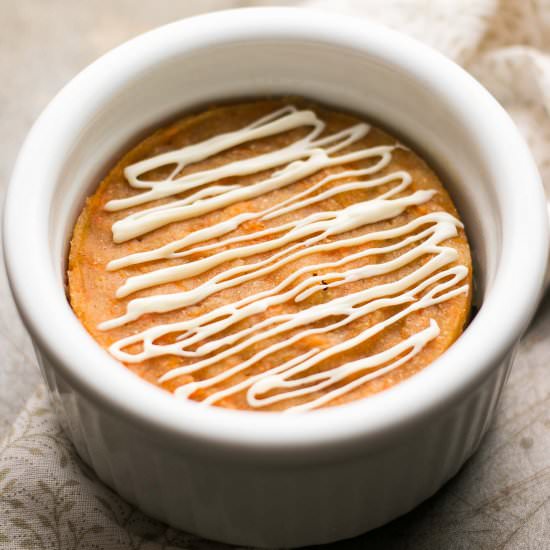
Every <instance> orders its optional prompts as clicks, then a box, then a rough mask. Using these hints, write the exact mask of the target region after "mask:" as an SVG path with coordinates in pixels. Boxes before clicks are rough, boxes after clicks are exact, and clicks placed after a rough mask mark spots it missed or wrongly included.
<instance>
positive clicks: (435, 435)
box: [37, 349, 513, 547]
mask: <svg viewBox="0 0 550 550" xmlns="http://www.w3.org/2000/svg"><path fill="white" fill-rule="evenodd" d="M37 355H38V358H39V362H40V365H41V368H42V371H43V374H44V376H45V378H46V380H47V383H48V387H49V389H50V392H51V398H52V400H53V403H54V405H55V407H56V410H57V412H58V416H59V419H60V422H61V424H62V426H63V428H64V429H65V431H66V432H67V434H68V435H69V437H70V438H71V440H72V441H73V443H74V445H75V447H76V449H77V451H78V453H79V454H80V456H81V457H82V458H83V459H84V461H85V462H87V463H88V464H89V465H90V466H91V467H92V468H93V469H94V470H95V471H96V473H97V475H98V476H99V477H100V478H101V480H103V481H104V482H105V483H106V484H107V485H108V486H110V487H111V488H113V489H114V490H115V491H117V492H118V493H119V494H120V495H121V496H123V497H124V498H125V499H127V500H128V501H129V502H131V503H132V504H134V505H136V506H137V507H138V508H140V509H141V510H143V511H144V512H146V513H147V514H149V515H151V516H153V517H155V518H158V519H160V520H162V521H164V522H166V523H168V524H170V525H172V526H174V527H177V528H180V529H182V530H185V531H188V532H191V533H195V534H198V535H202V536H204V537H206V538H210V539H215V540H219V541H223V542H227V543H233V544H239V545H252V546H260V547H297V546H305V545H309V544H321V543H328V542H333V541H336V540H340V539H344V538H349V537H352V536H355V535H358V534H360V533H364V532H366V531H368V530H370V529H373V528H375V527H378V526H380V525H382V524H384V523H387V522H388V521H390V520H392V519H394V518H396V517H398V516H400V515H402V514H404V513H406V512H407V511H409V510H411V509H412V508H414V507H415V506H417V505H418V504H419V503H420V502H422V501H423V500H425V499H426V498H428V497H429V496H431V495H432V494H434V493H435V492H436V491H437V490H438V489H439V488H440V487H441V486H442V485H443V484H444V483H445V482H446V481H447V480H448V479H450V478H451V477H452V476H453V475H455V474H456V473H457V472H458V470H459V469H460V467H461V466H462V465H463V464H464V462H465V461H466V459H467V458H468V457H469V456H471V454H472V453H473V452H474V451H475V450H476V448H477V447H478V445H479V443H480V441H481V439H482V437H483V434H484V433H485V431H486V430H487V427H488V425H489V423H490V421H491V418H492V416H493V413H494V411H495V407H496V404H497V402H498V399H499V397H500V394H501V390H502V386H503V384H504V382H505V380H506V377H507V375H508V372H509V370H510V365H511V358H512V356H513V354H512V353H509V355H508V356H507V357H506V358H505V359H504V360H503V361H502V362H501V363H500V364H499V365H496V366H495V367H494V368H493V370H492V371H491V373H490V374H489V376H488V377H487V378H486V379H485V380H484V381H483V382H482V383H481V384H479V385H478V386H477V388H476V390H475V391H473V392H471V393H470V394H468V395H466V396H465V397H464V398H463V399H461V400H459V401H457V402H454V403H449V406H448V408H446V410H445V412H444V413H443V414H441V412H439V411H438V413H437V414H434V415H432V416H430V417H427V418H426V419H424V420H422V422H420V423H417V424H415V425H414V426H413V427H412V428H411V430H410V432H408V433H407V434H406V437H403V436H401V437H399V438H396V439H395V440H392V441H390V442H389V443H388V444H387V445H386V446H384V447H383V448H382V449H378V450H376V451H372V452H369V450H368V445H364V444H363V445H361V446H360V448H359V447H358V452H357V454H356V455H354V454H353V453H350V454H349V455H348V457H347V458H345V459H338V460H335V461H334V462H327V461H326V460H323V461H316V457H315V456H312V457H311V461H310V463H309V464H307V465H304V464H303V463H301V464H296V465H295V466H293V465H292V464H291V463H289V464H284V465H281V464H276V463H273V464H269V463H268V462H264V461H262V463H261V464H254V463H250V461H243V462H239V461H238V460H235V459H234V457H232V459H231V460H227V459H226V458H225V457H224V452H223V448H221V449H220V450H219V452H216V453H215V454H213V455H212V456H207V457H200V458H198V457H196V456H188V455H187V454H186V453H185V452H183V451H178V450H177V445H176V446H173V445H171V446H169V447H167V446H164V445H162V443H161V442H159V439H158V438H156V437H155V434H152V433H148V432H147V431H146V430H144V429H143V428H142V427H140V426H139V425H138V424H137V422H136V423H133V422H132V421H131V420H128V419H123V418H122V417H117V416H113V415H112V414H109V413H107V412H105V410H103V409H102V407H101V404H100V403H94V402H91V401H90V400H89V399H87V398H85V397H84V396H83V395H82V394H80V393H79V392H78V391H77V390H76V389H75V388H74V387H73V386H71V384H69V383H68V382H67V380H65V379H64V378H63V377H62V376H61V375H60V374H59V372H58V371H57V369H56V368H55V366H53V365H51V364H49V361H48V359H47V358H46V357H45V356H44V355H43V354H42V353H41V352H40V350H39V349H38V350H37ZM363 443H364V442H363ZM175 449H176V450H175ZM365 449H366V450H365Z"/></svg>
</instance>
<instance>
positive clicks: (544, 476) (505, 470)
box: [0, 0, 550, 550]
mask: <svg viewBox="0 0 550 550" xmlns="http://www.w3.org/2000/svg"><path fill="white" fill-rule="evenodd" d="M306 5H308V6H310V7H315V8H321V9H333V10H336V11H340V12H346V13H352V14H355V15H357V16H367V17H372V18H374V19H376V20H379V21H381V22H383V23H385V24H387V25H389V26H391V27H394V28H397V29H399V30H401V31H404V32H406V33H409V34H411V35H413V36H415V37H417V38H419V39H420V40H423V41H425V42H427V43H428V44H430V45H432V46H433V47H435V48H437V49H439V50H441V51H442V52H443V53H445V54H446V55H448V56H450V57H452V58H453V59H455V60H456V61H457V62H459V63H460V64H462V65H463V66H464V67H465V68H467V69H468V70H469V71H470V72H472V73H473V74H474V75H475V76H476V77H477V78H478V79H479V80H481V81H482V82H483V83H484V84H485V86H487V87H488V88H489V90H490V91H491V92H492V93H493V94H494V95H495V96H496V97H497V99H498V100H499V101H501V103H502V104H503V105H504V106H505V107H506V109H507V110H508V111H509V112H510V114H511V115H512V117H513V118H514V120H515V121H516V123H517V124H518V125H519V127H520V128H521V130H522V131H523V133H524V135H525V136H526V138H527V140H528V142H529V144H530V145H531V148H532V150H533V152H534V154H535V156H536V159H537V162H538V164H539V167H540V170H541V172H542V174H543V177H544V179H545V182H546V185H547V188H548V189H550V147H549V145H550V86H549V85H548V84H550V80H549V79H550V57H549V55H550V0H531V1H528V0H500V1H499V0H431V1H430V0H338V1H333V2H330V1H312V2H306ZM520 184H521V182H518V185H520ZM546 324H547V325H548V323H546ZM539 333H540V329H539ZM539 333H537V329H536V328H535V330H534V332H532V334H534V336H532V338H536V337H539V338H540V337H541V336H540V334H539ZM537 334H539V336H536V335H537ZM532 343H533V344H534V342H532ZM528 346H529V341H528V342H527V344H524V350H523V352H522V354H523V355H522V354H520V361H519V363H520V365H517V366H516V368H515V370H514V373H513V374H512V377H511V380H510V383H509V385H508V387H507V390H506V393H505V397H504V407H503V408H502V411H501V413H500V415H499V417H498V419H497V424H496V425H495V426H493V429H492V430H491V431H490V433H489V435H488V437H487V438H486V440H485V442H484V444H483V445H482V448H481V450H480V451H479V452H478V454H477V455H476V457H475V458H474V459H473V460H472V461H471V462H470V463H469V464H468V465H467V466H466V468H465V469H464V470H463V472H462V473H461V474H460V476H458V477H457V478H456V479H455V480H453V481H452V482H451V483H450V484H449V485H447V487H446V488H444V489H443V491H442V492H440V493H439V495H438V496H437V497H435V498H434V499H432V500H430V501H429V502H428V503H426V504H424V505H422V506H421V507H420V508H419V509H417V511H415V512H413V513H412V514H409V515H408V516H406V517H405V518H403V519H401V520H398V521H397V522H394V523H393V524H391V525H390V526H388V527H386V528H383V529H381V530H378V531H375V532H374V533H370V534H368V535H366V536H364V537H363V538H361V539H359V541H358V542H354V543H347V544H348V545H350V546H355V545H357V544H360V545H368V547H369V548H372V549H375V548H407V549H413V548H414V549H417V548H421V549H434V548H445V549H447V550H450V549H462V548H464V549H476V548H508V549H518V548H526V549H539V548H540V549H545V548H548V547H550V543H549V541H550V526H549V522H548V521H547V518H546V510H547V508H548V503H549V501H550V458H549V457H548V453H547V452H546V449H547V448H548V447H549V445H548V443H547V442H548V437H549V434H550V417H547V416H545V415H546V409H547V402H548V401H549V400H550V398H549V395H550V393H549V392H550V386H549V385H548V384H546V386H545V385H544V381H545V380H546V379H547V376H546V375H545V374H544V373H543V372H542V370H541V368H540V365H539V364H538V363H536V362H534V361H531V360H529V351H528V350H529V347H528ZM522 357H523V359H522ZM548 359H550V357H549V358H548ZM526 375H529V376H527V377H526ZM535 380H538V381H540V383H535V382H533V381H535ZM545 388H546V389H545ZM539 441H544V442H545V443H544V444H540V443H539ZM0 514H1V518H2V519H1V520H0V548H6V549H10V550H11V549H13V550H19V549H33V550H34V549H47V550H50V549H59V550H61V549H67V550H76V549H86V550H87V549H102V550H111V549H112V550H118V549H121V550H124V549H136V550H137V549H143V550H157V549H172V548H197V549H201V548H208V549H210V548H213V547H219V546H223V545H219V544H216V543H212V542H209V541H205V540H202V539H200V538H198V537H194V536H191V535H188V534H185V533H182V532H178V531H176V530H174V529H171V528H169V527H166V526H165V525H163V524H161V523H159V522H156V521H154V520H151V519H149V518H147V517H146V516H144V515H143V514H142V513H140V512H139V511H137V510H136V509H135V508H133V507H132V506H130V505H129V504H127V503H126V502H124V501H123V500H122V499H121V498H120V497H118V496H117V495H116V494H114V493H113V492H112V491H110V490H109V489H107V488H106V487H105V486H103V485H102V484H101V483H100V482H99V481H98V480H97V479H96V477H95V475H94V474H93V472H92V471H90V469H89V468H87V467H86V466H85V465H84V464H83V463H82V462H81V461H80V460H79V458H78V457H77V456H76V454H75V452H74V450H73V448H72V446H71V444H70V443H69V441H68V440H67V439H66V437H65V436H64V435H63V433H62V432H61V431H60V429H59V427H58V425H57V423H56V420H55V417H54V415H53V412H52V410H51V408H50V405H49V402H48V399H47V395H46V392H45V390H44V388H43V387H42V388H40V389H39V390H38V391H37V393H36V394H35V395H34V397H33V398H32V399H31V400H30V401H29V403H28V405H27V407H26V408H25V410H24V411H23V412H22V413H21V415H20V416H19V418H18V420H17V421H16V422H15V424H14V426H13V429H12V432H11V433H10V434H9V435H8V437H7V439H6V440H5V441H4V442H3V443H2V444H0Z"/></svg>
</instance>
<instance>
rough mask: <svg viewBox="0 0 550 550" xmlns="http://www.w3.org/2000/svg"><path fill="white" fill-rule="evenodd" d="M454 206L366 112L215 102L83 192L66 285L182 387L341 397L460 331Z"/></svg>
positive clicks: (147, 375) (130, 353) (436, 351)
mask: <svg viewBox="0 0 550 550" xmlns="http://www.w3.org/2000/svg"><path fill="white" fill-rule="evenodd" d="M262 119H263V120H262ZM216 136H218V138H216ZM329 136H332V137H329ZM326 138H328V139H326ZM160 155H162V156H160ZM147 159H152V160H147ZM144 160H145V162H144V163H141V161H144ZM138 163H140V164H138ZM125 170H126V172H125ZM336 175H337V176H336ZM129 197H132V199H130V200H127V199H128V198H129ZM159 207H162V208H159ZM457 216H458V214H457V212H456V209H455V207H454V205H453V203H452V201H451V199H450V197H449V195H448V194H447V192H446V191H445V189H444V187H443V186H442V184H441V182H440V181H439V179H438V177H437V176H436V175H435V174H434V172H432V170H431V169H430V168H429V167H428V166H427V165H426V164H425V163H424V161H422V160H421V159H420V158H419V157H418V156H417V155H416V154H415V153H414V152H412V151H410V150H409V149H407V148H406V147H403V146H400V145H397V141H396V140H395V139H394V138H392V137H391V136H389V135H388V134H386V133H385V132H383V131H381V130H378V129H376V128H370V127H369V126H368V125H367V124H365V122H364V121H361V120H359V119H357V118H355V117H352V116H350V115H347V114H343V113H339V112H335V111H332V110H327V109H325V108H322V107H320V106H318V105H315V104H311V103H309V102H306V101H303V100H299V99H282V100H259V101H250V102H246V103H240V104H233V105H225V106H220V107H213V108H210V109H208V110H205V111H203V112H201V113H199V114H196V115H191V116H186V117H184V118H182V119H181V120H178V121H177V122H175V123H173V124H171V125H170V126H167V127H165V128H161V129H160V130H158V131H156V132H155V133H153V134H152V135H151V136H150V137H148V138H147V139H145V140H144V141H142V142H141V143H139V144H138V145H137V146H135V147H134V148H133V149H132V150H130V151H129V152H128V153H127V154H126V155H124V156H123V158H122V159H121V160H120V161H119V162H118V163H117V164H116V166H114V167H113V168H112V170H111V171H110V172H109V174H108V175H107V177H106V178H105V179H104V180H103V181H102V182H101V184H100V185H99V187H98V189H97V191H96V192H95V193H94V194H93V195H92V196H91V197H90V198H89V199H88V200H87V201H86V204H85V206H84V208H83V210H82V212H81V214H80V216H79V218H78V221H77V223H76V226H75V229H74V234H73V237H72V241H71V248H70V257H69V268H68V281H69V287H68V290H69V298H70V302H71V305H72V307H73V309H74V311H75V313H76V315H77V316H78V317H79V319H80V320H81V321H82V323H83V324H84V326H85V327H86V329H87V330H88V332H89V333H90V334H91V335H92V336H93V338H95V340H96V341H97V342H98V344H99V345H101V346H103V347H104V348H106V349H110V351H111V353H113V355H115V357H117V358H118V359H119V360H121V361H122V362H123V363H124V364H125V365H126V366H127V367H128V368H129V369H131V370H132V371H133V372H135V373H136V374H137V375H139V376H141V377H143V378H144V379H146V380H148V381H149V382H151V383H153V384H157V385H160V386H162V387H163V388H165V389H166V390H168V391H170V392H175V393H176V395H179V396H180V397H182V398H189V399H193V400H196V401H200V402H205V403H210V404H214V405H219V406H222V407H227V408H237V409H254V410H283V409H289V408H290V409H293V410H310V409H314V408H318V407H323V406H332V405H338V404H341V403H344V402H348V401H351V400H355V399H361V398H365V397H368V396H369V395H372V394H374V393H377V392H380V391H382V390H384V389H387V388H389V387H391V386H392V385H394V384H397V383H399V382H400V381H402V380H404V379H406V378H408V377H409V376H411V375H413V374H414V373H416V372H418V371H419V370H420V369H422V368H424V367H425V366H426V365H428V364H429V363H431V362H432V361H433V360H434V359H436V358H437V357H438V356H439V355H441V354H442V353H443V352H444V351H445V350H446V349H447V348H448V347H449V346H450V345H451V344H452V343H453V342H454V340H455V339H456V338H457V337H458V336H459V335H460V333H461V332H462V330H463V328H464V325H465V322H466V320H467V317H468V314H469V309H470V301H471V290H470V289H471V280H472V272H471V259H470V251H469V247H468V242H467V240H466V236H465V233H464V230H463V228H462V226H461V224H460V222H459V221H458V219H457ZM115 222H116V223H115ZM137 254H140V255H137ZM117 292H118V296H117ZM441 368H444V366H441Z"/></svg>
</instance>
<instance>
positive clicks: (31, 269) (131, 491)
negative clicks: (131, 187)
mask: <svg viewBox="0 0 550 550" xmlns="http://www.w3.org/2000/svg"><path fill="white" fill-rule="evenodd" d="M283 93H291V94H299V95H305V96H308V97H311V98H315V99H318V100H320V101H324V102H327V103H329V104H333V105H335V106H337V107H340V108H343V109H350V110H352V111H356V112H359V113H364V114H365V115H367V116H368V117H370V118H371V119H374V120H376V121H380V123H381V124H383V125H384V126H386V127H388V128H389V129H391V130H393V131H394V132H396V133H398V134H399V135H401V136H402V137H403V139H404V140H406V141H408V142H410V143H412V144H413V145H414V146H415V147H416V148H417V149H418V150H420V151H421V152H422V153H423V154H424V155H425V156H427V157H428V158H429V159H430V160H431V161H432V163H433V164H434V166H435V167H436V168H437V169H438V170H439V172H440V173H441V174H442V175H443V177H444V179H445V181H446V182H447V183H448V186H449V188H450V191H451V193H452V195H453V197H454V199H455V201H456V203H457V204H458V206H459V208H460V211H461V214H462V217H463V218H464V220H465V222H466V227H467V230H468V234H469V237H470V240H471V243H472V247H473V251H474V255H475V258H476V273H475V277H476V284H477V288H476V292H477V299H478V303H479V307H480V309H479V312H478V313H477V315H476V317H475V318H474V320H473V321H472V322H471V324H470V325H469V326H468V328H467V330H466V331H465V333H464V334H463V335H462V336H461V337H460V339H459V340H458V341H457V342H456V343H455V344H454V345H453V346H452V347H451V349H449V350H448V351H447V352H446V353H445V354H444V356H443V357H441V358H440V359H439V360H437V361H436V362H435V363H434V364H433V365H431V366H430V367H428V368H426V369H425V370H424V371H423V372H421V373H420V374H417V375H416V376H414V377H412V378H411V379H410V380H408V381H406V382H403V383H401V384H400V385H398V386H397V387H395V388H393V389H391V390H389V391H386V392H384V393H382V394H379V395H377V396H375V397H372V398H370V399H368V400H365V401H360V402H355V403H352V404H349V405H346V406H342V407H336V408H332V409H328V410H323V411H317V412H312V413H307V414H303V415H281V414H267V413H266V414H261V413H246V412H233V411H226V410H220V409H217V408H210V409H203V408H200V407H199V406H197V405H195V404H192V403H182V402H181V401H177V400H176V399H174V398H172V397H171V396H169V395H168V394H166V393H164V392H162V391H161V390H159V389H157V388H155V387H153V386H152V385H149V384H147V383H146V382H144V381H142V380H141V379H139V378H137V377H136V376H134V375H133V374H131V373H130V372H129V371H128V370H127V369H125V368H124V367H123V366H122V365H120V364H118V363H117V362H116V361H115V360H114V359H112V358H111V357H110V356H109V355H108V354H107V353H106V352H105V351H103V350H102V349H101V348H100V347H99V346H97V345H96V344H95V343H94V341H93V340H92V339H91V337H90V336H89V335H88V334H87V333H86V331H85V330H84V329H83V327H82V326H81V325H80V323H79V322H78V320H77V319H76V317H75V316H74V314H73V312H72V310H71V308H70V307H69V304H68V302H67V299H66V296H65V289H64V279H65V274H64V271H65V261H66V252H67V241H68V237H69V235H70V232H71V229H72V226H73V222H74V220H75V217H76V214H77V212H78V210H79V209H80V208H81V207H82V204H83V199H84V197H85V196H86V195H87V194H89V193H90V192H91V191H92V189H93V188H94V186H95V185H96V184H97V182H98V180H99V178H100V177H101V175H102V174H104V173H105V171H106V170H107V168H108V167H109V164H110V163H111V162H112V160H113V159H114V158H116V156H117V155H118V154H119V153H120V152H121V151H122V150H123V149H124V148H125V147H128V146H129V145H130V144H132V143H133V142H135V140H136V138H137V137H138V136H140V135H142V134H143V133H144V132H145V131H147V130H149V129H150V128H151V127H153V126H155V125H158V124H159V123H160V122H162V121H164V120H166V119H168V118H170V117H173V116H174V115H175V114H177V113H178V112H184V111H185V110H187V109H190V108H194V107H197V106H200V105H201V104H204V103H208V102H212V101H215V100H220V99H227V98H239V97H245V96H265V95H273V94H283ZM4 230H5V232H4V247H5V258H6V264H7V269H8V274H9V279H10V283H11V286H12V290H13V294H14V297H15V300H16V302H17V305H18V308H19V311H20V313H21V316H22V318H23V320H24V322H25V324H26V326H27V328H28V330H29V332H30V334H31V337H32V339H33V342H34V345H35V347H36V351H37V355H38V358H39V362H40V365H41V367H42V370H43V373H44V376H45V378H46V380H47V382H48V385H49V387H50V390H51V394H52V399H53V401H54V403H55V405H56V407H57V409H58V411H59V418H60V420H61V422H62V424H63V426H64V427H65V429H66V430H67V433H68V434H69V435H70V437H71V439H72V440H73V442H74V444H75V446H76V448H77V450H78V452H79V453H80V455H81V456H82V458H83V459H84V460H85V461H86V462H87V463H88V464H90V465H91V466H92V467H93V468H94V469H95V471H96V472H97V474H98V475H99V477H100V478H101V479H102V480H104V481H105V483H107V484H108V485H109V486H111V487H113V488H114V489H115V490H116V491H118V492H119V493H120V494H121V495H122V496H123V497H125V498H126V499H128V500H129V501H131V502H133V503H135V504H136V505H137V506H139V507H140V508H141V509H143V510H144V511H145V512H147V513H149V514H150V515H152V516H154V517H156V518H160V519H162V520H164V521H166V522H167V523H169V524H171V525H173V526H176V527H180V528H181V529H184V530H187V531H190V532H192V533H197V534H200V535H203V536H205V537H209V538H212V539H217V540H220V541H226V542H231V543H236V544H249V545H257V546H287V547H288V546H301V545H306V544H312V543H325V542H329V541H334V540H337V539H341V538H345V537H351V536H353V535H357V534H359V533H362V532H364V531H366V530H368V529H371V528H373V527H376V526H378V525H381V524H383V523H385V522H387V521H389V520H391V519H392V518H394V517H396V516H398V515H400V514H403V513H404V512H407V511H408V510H410V509H411V508H413V507H414V506H416V505H417V504H418V503H419V502H420V501H422V500H423V499H425V498H427V497H429V496H430V495H432V494H433V493H434V492H435V491H436V490H437V489H438V488H439V487H440V486H441V485H442V484H443V483H444V482H445V481H446V480H448V479H449V478H450V477H451V476H453V475H454V474H455V473H456V472H457V471H458V469H459V468H460V467H461V465H462V464H463V463H464V461H465V460H466V459H467V458H468V457H469V456H470V455H471V454H472V453H473V452H474V450H475V449H476V447H477V445H478V444H479V442H480V439H481V437H482V436H483V434H484V432H485V430H486V428H487V425H488V424H489V422H490V420H491V416H492V414H493V411H494V410H495V405H496V403H497V400H498V398H499V394H500V391H501V388H502V385H503V382H504V380H505V379H506V375H507V373H508V371H509V368H510V364H511V358H512V357H513V354H514V350H515V349H516V344H517V343H518V340H519V338H520V336H521V335H522V332H523V331H524V330H525V328H526V327H527V324H528V322H529V320H530V318H531V316H532V315H533V313H534V310H535V308H536V305H537V302H538V300H539V297H540V293H541V288H542V283H543V276H544V271H545V265H546V258H547V250H548V235H547V232H548V228H547V218H546V211H545V200H544V195H543V190H542V187H541V184H540V181H539V176H538V174H537V170H536V168H535V166H534V163H533V161H532V159H531V156H530V154H529V151H528V149H527V147H526V145H525V144H524V142H523V141H522V139H521V138H520V136H519V134H518V132H517V130H516V128H515V127H514V125H513V124H512V122H511V121H510V119H509V117H508V116H507V115H506V114H505V112H504V111H503V110H502V109H501V108H500V107H499V105H498V104H497V103H496V101H495V100H494V99H493V98H492V97H491V96H490V95H489V94H488V93H487V92H486V91H485V90H484V89H483V88H482V87H481V86H480V85H479V84H478V83H477V82H476V81H475V80H474V79H472V78H471V77H470V76H468V75H467V74H466V73H465V72H464V71H462V70H461V69H460V68H459V67H457V66H456V65H454V64H453V63H452V62H450V61H448V60H447V59H445V58H444V57H443V56H441V55H439V54H438V53H436V52H434V51H432V50H430V49H429V48H427V47H425V46H423V45H421V44H419V43H417V42H415V41H413V40H411V39H409V38H407V37H405V36H402V35H400V34H397V33H395V32H392V31H390V30H388V29H385V28H382V27H379V26H376V25H374V24H372V23H369V22H367V21H364V20H361V21H359V20H354V19H351V18H346V17H342V16H335V15H325V14H321V13H315V12H308V11H302V10H295V9H289V8H260V9H247V10H239V11H229V12H219V13H214V14H210V15H205V16H200V17H196V18H192V19H188V20H184V21H179V22H177V23H173V24H171V25H167V26H165V27H162V28H160V29H157V30H154V31H152V32H149V33H147V34H145V35H143V36H140V37H138V38H136V39H134V40H131V41H130V42H128V43H126V44H124V45H122V46H120V47H119V48H117V49H115V50H114V51H112V52H110V53H108V54H107V55H105V56H104V57H102V58H101V59H99V60H98V61H96V62H95V63H93V64H92V65H91V66H90V67H88V68H87V69H85V70H84V71H83V72H82V73H80V74H79V75H78V76H77V77H76V78H75V79H74V80H72V81H71V82H70V83H69V84H68V85H67V86H66V87H65V88H64V89H63V90H62V91H61V92H60V93H59V94H58V95H57V97H56V98H55V99H54V100H53V101H52V102H51V104H50V105H49V106H48V107H47V109H46V110H45V111H44V113H43V114H42V116H41V117H40V118H39V119H38V121H37V122H36V124H35V125H34V127H33V128H32V130H31V132H30V134H29V136H28V138H27V140H26V142H25V144H24V146H23V148H22V150H21V153H20V155H19V158H18V161H17V164H16V167H15V171H14V174H13V178H12V181H11V184H10V187H9V192H8V196H7V200H6V205H5V225H4Z"/></svg>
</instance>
